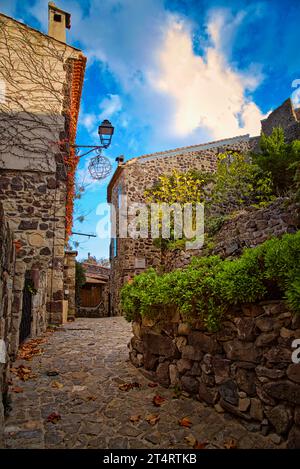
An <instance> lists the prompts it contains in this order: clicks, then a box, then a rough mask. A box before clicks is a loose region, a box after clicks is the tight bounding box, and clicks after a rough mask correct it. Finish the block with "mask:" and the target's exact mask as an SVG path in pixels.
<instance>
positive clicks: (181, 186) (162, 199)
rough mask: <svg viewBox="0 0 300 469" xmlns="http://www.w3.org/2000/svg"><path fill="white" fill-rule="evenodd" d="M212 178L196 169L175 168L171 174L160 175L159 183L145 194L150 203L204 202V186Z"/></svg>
mask: <svg viewBox="0 0 300 469" xmlns="http://www.w3.org/2000/svg"><path fill="white" fill-rule="evenodd" d="M210 178H211V175H209V174H206V173H200V172H198V171H195V170H191V171H187V172H186V173H181V172H179V171H177V170H176V169H175V170H173V172H172V174H171V175H170V176H165V175H162V176H159V178H158V179H159V181H158V182H157V184H155V186H154V187H152V188H151V189H150V190H146V191H145V193H144V195H145V197H146V200H147V202H149V203H151V202H155V203H167V204H170V205H171V204H174V203H181V204H186V203H197V202H202V201H203V200H204V197H205V191H204V186H205V185H206V184H207V183H208V181H209V179H210Z"/></svg>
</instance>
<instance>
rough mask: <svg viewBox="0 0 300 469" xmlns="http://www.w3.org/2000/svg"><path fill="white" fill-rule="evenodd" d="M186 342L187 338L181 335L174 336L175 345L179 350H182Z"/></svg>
mask: <svg viewBox="0 0 300 469" xmlns="http://www.w3.org/2000/svg"><path fill="white" fill-rule="evenodd" d="M186 344H187V338H186V337H182V336H179V337H176V339H175V345H176V347H177V348H178V350H179V352H182V350H183V348H184V347H185V346H186Z"/></svg>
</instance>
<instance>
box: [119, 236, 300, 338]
mask: <svg viewBox="0 0 300 469" xmlns="http://www.w3.org/2000/svg"><path fill="white" fill-rule="evenodd" d="M274 291H276V295H277V297H278V295H279V296H280V297H282V298H286V299H287V301H288V304H289V305H290V307H291V309H292V310H293V311H294V312H295V313H300V306H299V305H300V231H299V232H297V233H296V234H294V235H292V234H286V235H284V236H283V237H282V238H281V239H278V238H274V239H270V240H268V241H266V242H265V243H263V244H261V245H260V246H258V247H256V248H253V249H246V250H245V251H244V252H243V254H242V256H241V257H240V258H238V259H235V260H230V259H225V260H222V259H221V258H220V257H219V256H209V257H195V258H193V260H192V262H191V264H190V265H189V266H188V267H187V268H185V269H177V270H175V271H173V272H170V273H166V274H161V275H160V274H158V273H157V272H156V271H155V270H154V269H153V268H151V269H149V270H148V271H146V272H144V273H142V274H140V275H137V276H136V277H135V278H134V279H133V280H132V281H131V283H128V284H127V285H125V286H124V287H123V289H122V291H121V306H122V309H123V311H124V312H125V317H126V319H127V320H128V321H131V320H133V319H134V318H135V317H136V316H137V315H138V314H141V315H142V316H143V315H145V316H149V317H156V316H161V315H164V314H166V312H167V311H169V310H170V308H173V309H174V308H175V309H178V310H179V311H180V313H181V314H182V315H183V316H184V317H185V318H195V317H198V318H200V319H201V320H202V321H203V323H204V324H205V325H206V327H207V328H208V330H210V331H215V330H217V328H218V326H219V324H220V320H221V319H222V317H223V316H224V314H225V313H226V311H227V310H228V308H229V307H230V306H232V305H236V304H239V303H249V302H250V303H251V302H255V301H258V300H261V299H263V298H266V297H268V298H269V297H272V295H273V294H274Z"/></svg>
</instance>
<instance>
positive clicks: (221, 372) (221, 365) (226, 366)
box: [212, 356, 231, 384]
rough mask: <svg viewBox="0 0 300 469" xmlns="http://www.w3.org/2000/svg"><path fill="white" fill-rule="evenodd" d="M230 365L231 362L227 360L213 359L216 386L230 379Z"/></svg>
mask: <svg viewBox="0 0 300 469" xmlns="http://www.w3.org/2000/svg"><path fill="white" fill-rule="evenodd" d="M230 363H231V362H230V360H227V359H226V358H220V357H216V356H214V357H213V362H212V365H213V372H214V375H215V380H216V384H221V383H223V382H224V381H227V380H228V379H229V374H230Z"/></svg>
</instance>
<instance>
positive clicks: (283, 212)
mask: <svg viewBox="0 0 300 469" xmlns="http://www.w3.org/2000/svg"><path fill="white" fill-rule="evenodd" d="M298 229H300V204H299V203H294V202H291V201H290V200H289V199H288V198H278V199H276V200H275V201H274V202H272V203H271V204H270V205H268V206H267V207H264V208H260V209H257V208H254V207H248V208H246V209H245V210H243V211H241V212H239V213H238V214H236V215H235V216H234V217H231V218H230V219H228V220H226V221H225V222H224V224H223V226H222V227H221V229H220V230H219V232H218V233H217V234H216V236H215V237H214V239H213V243H214V247H213V248H212V250H211V254H218V255H220V256H221V257H223V258H225V257H232V256H237V255H240V254H241V253H242V251H243V249H244V248H247V247H255V246H257V245H259V244H261V243H263V242H264V241H266V240H267V239H270V238H271V237H273V236H275V237H280V236H282V235H283V234H285V233H295V231H297V230H298ZM203 248H204V249H205V245H204V247H203ZM202 252H203V251H202V250H179V249H177V250H174V251H168V250H166V251H164V252H163V255H162V265H163V268H164V271H165V272H170V271H172V270H174V269H176V268H182V267H185V266H186V265H188V264H189V263H190V261H191V259H192V257H193V256H199V255H200V256H201V254H202Z"/></svg>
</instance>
